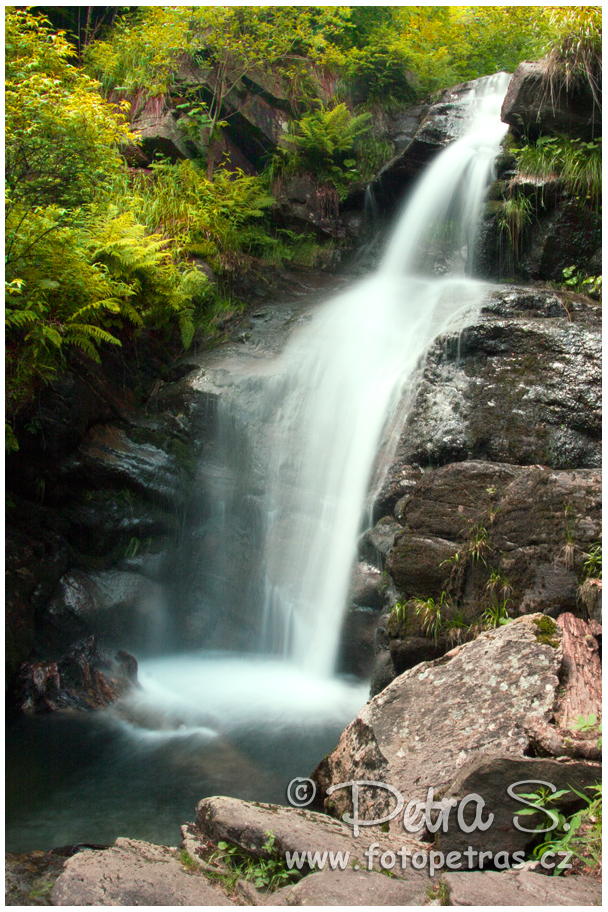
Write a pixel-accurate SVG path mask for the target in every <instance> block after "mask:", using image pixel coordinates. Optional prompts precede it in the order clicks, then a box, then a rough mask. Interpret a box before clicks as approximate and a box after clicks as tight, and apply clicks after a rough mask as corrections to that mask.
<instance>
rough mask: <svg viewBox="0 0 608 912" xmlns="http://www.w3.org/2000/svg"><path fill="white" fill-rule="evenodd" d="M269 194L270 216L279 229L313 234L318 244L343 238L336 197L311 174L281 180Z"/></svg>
mask: <svg viewBox="0 0 608 912" xmlns="http://www.w3.org/2000/svg"><path fill="white" fill-rule="evenodd" d="M273 193H274V196H275V198H276V204H275V205H274V206H273V208H272V217H273V220H274V222H275V223H276V224H277V225H278V226H279V227H280V228H282V229H285V230H289V231H295V232H298V233H305V234H313V235H314V236H315V237H316V238H317V239H318V240H319V241H324V240H327V239H328V238H343V237H345V229H344V225H343V223H342V221H341V220H340V218H339V200H338V197H337V195H335V194H334V193H332V192H331V191H330V190H328V189H327V188H326V187H320V186H319V185H318V183H317V181H315V179H314V178H313V177H312V176H311V175H306V176H303V177H292V178H286V179H282V180H280V181H278V182H277V183H276V185H275V186H274V187H273Z"/></svg>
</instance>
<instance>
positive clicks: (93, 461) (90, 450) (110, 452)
mask: <svg viewBox="0 0 608 912" xmlns="http://www.w3.org/2000/svg"><path fill="white" fill-rule="evenodd" d="M63 474H64V477H66V478H69V479H70V482H71V483H74V481H76V480H78V479H83V480H84V481H85V482H87V483H91V482H93V483H94V484H95V485H96V486H97V487H100V486H104V485H105V486H116V485H125V486H127V487H128V488H132V489H134V490H135V491H140V492H141V493H143V494H145V495H146V496H147V497H149V499H150V500H152V501H153V502H154V501H155V502H157V503H160V504H161V505H163V506H165V505H169V506H172V507H173V506H174V504H175V503H176V502H180V501H181V500H182V499H183V496H184V486H185V474H184V473H183V470H181V469H180V466H179V463H178V461H177V459H176V458H175V457H174V456H171V455H170V454H168V453H167V452H165V451H164V450H162V449H160V447H158V446H155V445H154V444H152V443H147V442H143V443H135V442H134V440H132V439H131V438H130V437H129V436H128V434H127V433H126V432H125V431H123V430H122V429H120V428H117V427H113V426H111V425H98V426H95V427H93V428H92V429H91V430H90V431H89V433H88V435H87V437H86V438H85V440H84V441H83V443H82V444H81V446H80V447H79V449H78V451H77V453H76V454H75V455H74V456H73V457H71V458H70V459H68V460H66V461H65V463H64V466H63Z"/></svg>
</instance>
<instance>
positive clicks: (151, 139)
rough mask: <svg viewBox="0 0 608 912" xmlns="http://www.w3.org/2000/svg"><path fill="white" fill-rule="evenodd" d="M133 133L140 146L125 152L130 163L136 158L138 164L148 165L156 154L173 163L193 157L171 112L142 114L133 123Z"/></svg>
mask: <svg viewBox="0 0 608 912" xmlns="http://www.w3.org/2000/svg"><path fill="white" fill-rule="evenodd" d="M133 131H134V132H135V133H136V134H137V135H138V136H139V138H140V141H141V145H140V146H138V147H137V150H135V151H130V150H127V152H126V155H127V158H128V159H129V160H131V161H133V160H134V159H137V158H138V159H139V161H138V162H137V163H138V164H141V165H146V164H150V163H151V162H153V161H154V159H155V158H156V156H157V154H160V155H163V156H166V157H167V158H169V159H171V161H173V162H175V161H180V160H182V159H184V158H192V157H193V156H192V152H191V151H190V150H189V148H188V144H187V142H186V137H185V136H184V134H183V132H182V130H181V129H180V126H179V121H178V120H177V118H176V117H175V115H174V114H173V112H172V111H167V110H162V111H160V112H156V111H151V112H149V113H148V112H144V113H142V114H141V115H140V116H139V117H138V118H137V120H136V121H135V122H134V124H133ZM138 153H141V154H140V155H138ZM134 163H135V162H134Z"/></svg>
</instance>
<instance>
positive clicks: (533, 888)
mask: <svg viewBox="0 0 608 912" xmlns="http://www.w3.org/2000/svg"><path fill="white" fill-rule="evenodd" d="M442 879H443V881H444V882H445V883H446V884H447V887H448V890H449V892H450V905H452V906H480V907H483V906H514V907H515V908H517V907H519V906H553V907H555V906H597V905H601V903H602V885H601V883H600V882H599V881H598V880H595V879H594V878H592V877H567V878H566V877H543V876H542V874H535V873H533V872H532V871H502V872H501V873H497V872H496V871H484V872H476V871H462V872H458V871H448V872H446V873H445V874H444V875H443V878H442Z"/></svg>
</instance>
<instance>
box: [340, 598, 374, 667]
mask: <svg viewBox="0 0 608 912" xmlns="http://www.w3.org/2000/svg"><path fill="white" fill-rule="evenodd" d="M377 622H378V612H377V610H374V609H373V608H366V607H361V606H359V605H351V606H350V607H349V608H347V609H346V612H345V614H344V620H343V621H342V631H341V633H340V648H339V651H338V658H337V668H338V670H339V671H340V672H341V673H345V674H353V675H356V676H357V677H360V678H366V677H368V676H369V675H370V673H371V668H372V663H373V642H374V634H375V631H376V624H377Z"/></svg>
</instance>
